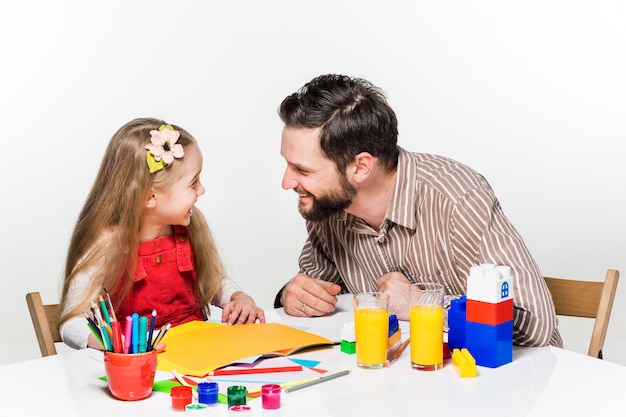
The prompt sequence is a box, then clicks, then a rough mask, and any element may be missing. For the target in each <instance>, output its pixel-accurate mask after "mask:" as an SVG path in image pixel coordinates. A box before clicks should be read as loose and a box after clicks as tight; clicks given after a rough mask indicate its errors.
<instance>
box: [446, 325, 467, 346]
mask: <svg viewBox="0 0 626 417" xmlns="http://www.w3.org/2000/svg"><path fill="white" fill-rule="evenodd" d="M466 335H467V334H466V333H465V332H454V331H452V330H450V331H449V332H448V346H449V347H450V349H453V350H454V349H461V348H464V347H467V342H466V341H465V339H466V337H467V336H466Z"/></svg>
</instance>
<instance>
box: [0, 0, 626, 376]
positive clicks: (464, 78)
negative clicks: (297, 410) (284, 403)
mask: <svg viewBox="0 0 626 417" xmlns="http://www.w3.org/2000/svg"><path fill="white" fill-rule="evenodd" d="M0 16H2V21H3V22H2V24H1V25H0V62H1V63H2V64H1V65H0V118H1V119H0V120H1V121H2V125H1V129H2V130H1V131H2V134H1V141H2V147H1V148H0V149H1V150H0V179H1V181H0V195H1V198H2V202H1V204H0V210H1V219H2V221H3V223H4V224H3V226H2V234H1V235H2V237H3V238H2V240H1V242H0V264H1V265H2V269H1V270H0V277H1V279H2V284H3V289H2V290H1V291H0V309H1V310H0V316H1V317H3V318H4V320H5V324H4V325H3V331H2V333H0V350H1V351H2V352H3V353H4V354H3V355H2V356H1V357H0V362H1V363H7V362H12V361H16V360H23V359H28V358H31V357H37V356H39V351H38V348H37V346H36V343H35V336H34V332H33V330H32V326H31V323H30V319H29V316H28V310H27V308H26V303H25V301H24V295H25V294H26V292H29V291H40V292H41V293H42V296H43V299H44V302H48V303H50V302H56V301H58V297H59V293H60V283H61V276H62V272H63V267H64V258H65V253H66V249H67V245H68V241H69V237H70V234H71V231H72V228H73V226H74V222H75V220H76V217H77V215H78V212H79V210H80V208H81V206H82V203H83V201H84V198H85V197H86V195H87V193H88V191H89V189H90V187H91V184H92V182H93V180H94V177H95V175H96V172H97V169H98V166H99V164H100V160H101V155H102V153H103V151H104V149H105V146H106V144H107V142H108V140H109V138H110V137H111V135H112V134H113V133H114V132H115V130H116V129H117V128H118V127H120V126H121V125H122V124H124V123H125V122H127V121H128V120H130V119H133V118H135V117H141V116H154V117H159V118H163V119H165V120H167V121H169V122H171V123H176V124H179V125H181V126H183V127H185V128H186V129H188V130H189V131H190V132H191V133H192V134H193V135H194V136H195V137H196V138H197V139H198V140H199V142H200V144H201V147H202V149H203V152H204V158H205V159H204V171H203V177H202V179H203V181H204V184H205V186H206V188H207V193H206V194H205V195H204V196H203V197H202V198H201V200H200V202H199V203H198V206H199V207H200V208H201V209H203V211H204V212H205V214H206V215H207V217H208V220H209V222H210V224H211V227H212V229H213V232H214V234H215V237H216V240H217V242H218V245H219V249H220V251H221V252H222V254H223V258H224V261H225V262H226V264H227V266H228V269H229V271H230V273H231V275H233V276H234V277H235V279H237V280H238V281H239V282H240V283H241V284H242V285H243V286H244V287H245V288H246V290H247V291H248V292H249V293H250V294H252V295H253V296H255V298H256V300H257V302H258V303H259V304H260V305H261V306H263V307H267V308H270V307H271V303H272V300H273V297H274V294H275V292H276V291H277V290H278V289H279V288H280V287H281V285H282V284H283V283H284V282H285V281H286V280H287V279H289V278H290V277H291V276H292V275H293V274H294V273H295V272H296V269H297V257H298V253H299V251H300V249H301V246H302V244H303V242H304V238H305V230H304V222H303V220H302V219H301V218H300V215H299V214H298V212H297V209H296V203H297V201H296V196H295V194H294V193H293V192H291V191H289V192H288V191H284V190H282V189H281V178H282V173H283V169H284V167H285V164H284V162H283V160H282V159H281V157H280V154H279V145H280V143H279V142H280V130H281V127H282V126H281V123H280V121H279V119H278V116H277V115H276V109H277V107H278V105H279V103H280V101H281V100H282V99H283V98H284V97H285V96H286V95H288V94H290V93H292V92H293V91H295V90H296V89H297V88H299V87H300V86H301V85H302V84H304V83H305V82H306V81H309V80H310V79H311V78H313V77H315V76H317V75H319V74H322V73H331V72H332V73H345V74H349V75H354V76H360V77H364V78H368V79H370V80H371V81H373V82H374V83H375V84H377V85H378V86H380V87H382V88H383V89H384V90H385V91H386V92H387V93H388V96H389V101H390V103H391V105H392V106H393V107H394V108H395V110H396V112H397V115H398V118H399V123H400V126H399V127H400V144H401V145H402V146H403V147H405V148H407V149H410V150H414V151H423V152H432V153H439V154H443V155H447V156H450V157H453V158H455V159H458V160H460V161H462V162H465V163H467V164H468V165H470V166H472V167H473V168H475V169H477V170H478V171H480V172H482V173H483V174H484V175H485V176H486V177H487V179H488V180H489V181H490V182H491V185H492V186H493V188H494V189H495V191H496V193H497V195H498V196H499V198H500V200H501V203H502V206H503V207H504V210H505V213H507V215H508V217H509V218H510V219H511V220H512V222H513V223H514V224H515V225H516V227H517V228H518V229H519V231H520V232H521V233H522V235H523V236H524V238H525V239H526V242H527V244H528V246H529V247H530V249H531V251H532V253H533V254H534V256H535V258H536V260H537V262H538V263H539V266H540V267H541V269H542V272H543V273H544V275H550V276H569V277H573V278H580V279H584V278H592V279H601V278H603V277H604V273H605V271H606V269H607V268H615V269H620V270H621V272H622V274H623V276H622V279H623V280H624V279H626V259H625V248H626V237H625V236H626V221H625V220H624V217H623V215H624V214H625V213H626V198H625V189H626V187H625V185H624V184H625V182H626V164H624V163H623V160H624V151H623V145H621V144H620V143H619V142H620V141H623V140H624V138H625V132H626V117H625V114H626V100H625V97H626V54H625V53H624V45H626V26H625V25H624V22H626V3H624V2H622V1H619V0H615V1H605V0H595V1H572V0H556V1H545V0H541V1H538V0H527V1H524V2H508V1H502V0H483V1H467V0H456V1H455V0H439V1H415V2H407V1H391V0H389V1H384V2H383V1H364V0H347V1H341V0H315V1H293V0H282V1H281V0H267V1H255V0H249V1H241V0H240V1H234V0H230V1H220V2H217V1H213V2H207V1H177V2H173V1H162V0H158V1H155V0H150V1H132V2H129V1H107V2H85V1H79V0H71V1H54V2H51V1H45V0H42V1H28V0H20V1H17V0H15V1H4V2H2V4H1V5H0ZM625 313H626V281H625V282H622V284H621V285H620V287H619V289H618V295H617V299H616V302H615V307H614V314H613V317H612V321H611V325H610V327H609V333H608V338H607V341H606V345H605V358H606V359H608V360H612V361H615V362H619V363H622V364H626V353H625V352H624V341H625V340H626V334H625V333H626V323H625V322H626V314H625ZM589 329H590V327H589ZM586 331H587V330H585V332H586ZM563 332H564V336H565V338H566V344H567V347H569V348H571V349H574V350H579V351H581V352H586V347H587V346H586V345H587V343H588V334H587V333H585V334H581V333H582V332H583V330H582V328H581V327H579V326H578V325H573V324H572V325H571V326H570V327H568V322H566V323H565V324H564V325H563ZM7 352H8V353H7Z"/></svg>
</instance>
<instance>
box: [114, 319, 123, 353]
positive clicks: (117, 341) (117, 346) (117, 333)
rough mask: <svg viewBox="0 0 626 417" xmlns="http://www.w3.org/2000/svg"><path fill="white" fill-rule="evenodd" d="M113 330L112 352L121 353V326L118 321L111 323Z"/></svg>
mask: <svg viewBox="0 0 626 417" xmlns="http://www.w3.org/2000/svg"><path fill="white" fill-rule="evenodd" d="M111 328H112V329H113V352H115V353H123V352H124V346H122V325H121V324H120V322H119V321H114V322H113V323H111Z"/></svg>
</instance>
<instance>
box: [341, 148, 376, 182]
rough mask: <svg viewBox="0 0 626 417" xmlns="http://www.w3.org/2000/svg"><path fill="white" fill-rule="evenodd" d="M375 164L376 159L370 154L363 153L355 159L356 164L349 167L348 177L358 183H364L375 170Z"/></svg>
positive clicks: (353, 163)
mask: <svg viewBox="0 0 626 417" xmlns="http://www.w3.org/2000/svg"><path fill="white" fill-rule="evenodd" d="M375 163H376V161H375V160H374V157H373V156H372V155H371V154H370V153H369V152H361V153H360V154H357V155H356V156H355V157H354V162H352V163H351V164H350V165H348V168H347V171H348V175H349V177H351V178H352V179H353V180H354V181H356V182H363V181H365V180H366V179H367V178H368V177H369V176H370V174H371V173H372V171H373V170H374V164H375Z"/></svg>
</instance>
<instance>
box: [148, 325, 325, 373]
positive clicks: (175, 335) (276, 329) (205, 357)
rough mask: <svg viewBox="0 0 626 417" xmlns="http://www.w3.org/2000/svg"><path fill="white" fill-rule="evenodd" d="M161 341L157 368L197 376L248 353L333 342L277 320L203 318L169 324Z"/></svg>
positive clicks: (272, 353)
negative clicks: (222, 321)
mask: <svg viewBox="0 0 626 417" xmlns="http://www.w3.org/2000/svg"><path fill="white" fill-rule="evenodd" d="M163 342H164V343H165V344H166V346H167V348H166V350H165V351H164V352H162V353H160V354H159V356H158V363H157V369H158V370H160V371H165V372H171V371H172V369H175V370H177V371H178V372H180V373H182V374H185V375H191V376H197V377H203V376H205V375H207V374H208V373H209V372H211V371H213V370H215V369H217V368H221V367H222V366H225V365H228V364H229V363H232V362H235V361H237V360H240V359H244V358H248V357H251V356H256V355H266V356H283V355H289V354H292V353H295V352H297V351H299V350H301V349H304V348H307V347H312V346H323V345H326V346H331V345H332V344H333V342H332V341H330V340H328V339H326V338H325V337H321V336H318V335H315V334H313V333H309V332H305V331H303V330H298V329H294V328H293V327H289V326H285V325H283V324H278V323H254V324H239V325H236V326H227V325H223V324H218V323H211V322H203V321H193V322H189V323H185V324H182V325H180V326H177V327H174V328H172V329H171V330H170V331H169V332H168V333H167V334H166V335H165V337H164V338H163Z"/></svg>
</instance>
